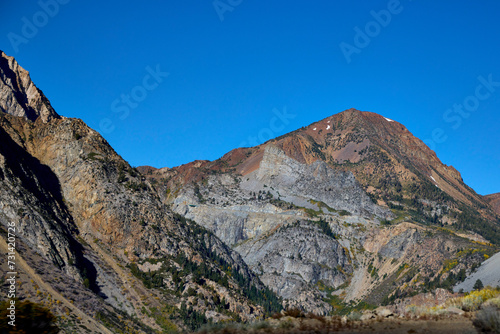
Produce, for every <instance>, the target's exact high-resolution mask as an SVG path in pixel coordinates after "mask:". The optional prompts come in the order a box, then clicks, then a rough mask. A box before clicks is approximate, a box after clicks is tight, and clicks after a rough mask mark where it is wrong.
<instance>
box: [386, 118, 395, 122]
mask: <svg viewBox="0 0 500 334" xmlns="http://www.w3.org/2000/svg"><path fill="white" fill-rule="evenodd" d="M384 118H385V120H386V121H387V122H394V121H393V120H392V119H389V118H387V117H384Z"/></svg>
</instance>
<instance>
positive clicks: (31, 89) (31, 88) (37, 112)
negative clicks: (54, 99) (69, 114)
mask: <svg viewBox="0 0 500 334" xmlns="http://www.w3.org/2000/svg"><path fill="white" fill-rule="evenodd" d="M0 82H1V84H0V111H3V112H5V113H8V114H11V115H14V116H22V117H25V118H27V119H29V120H31V121H35V120H37V119H41V121H42V122H44V123H46V122H48V121H50V120H52V119H56V118H60V116H59V115H58V114H57V113H56V112H55V111H54V109H53V108H52V106H51V105H50V102H49V100H48V99H47V98H46V97H45V95H44V94H43V92H42V91H41V90H39V89H38V88H37V87H36V86H35V84H34V83H33V81H31V78H30V75H29V73H28V71H26V70H25V69H24V68H22V67H21V66H19V64H18V63H17V61H16V60H15V59H14V58H13V57H9V56H7V55H6V54H5V53H3V52H2V51H0Z"/></svg>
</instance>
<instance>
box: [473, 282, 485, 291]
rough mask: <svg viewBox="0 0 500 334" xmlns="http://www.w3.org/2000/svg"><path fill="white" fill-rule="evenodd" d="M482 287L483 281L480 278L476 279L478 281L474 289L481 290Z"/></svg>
mask: <svg viewBox="0 0 500 334" xmlns="http://www.w3.org/2000/svg"><path fill="white" fill-rule="evenodd" d="M482 288H484V285H483V282H481V280H480V279H478V280H476V283H474V287H473V289H474V290H481V289H482Z"/></svg>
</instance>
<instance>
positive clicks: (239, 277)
mask: <svg viewBox="0 0 500 334" xmlns="http://www.w3.org/2000/svg"><path fill="white" fill-rule="evenodd" d="M2 59H3V60H2V62H1V63H0V68H1V69H2V72H1V73H3V74H4V80H3V81H2V82H1V85H0V91H2V94H3V95H2V97H1V101H2V103H3V106H4V107H5V108H4V107H2V108H4V109H2V110H3V111H4V112H3V113H0V139H1V140H0V195H1V197H0V208H1V209H2V211H1V212H0V222H1V226H2V238H5V234H4V233H5V231H6V227H7V224H8V223H11V222H13V223H15V224H16V227H17V231H18V234H17V236H18V238H19V244H20V245H23V247H24V250H25V251H24V252H19V256H18V257H19V259H20V260H21V259H22V260H23V261H24V262H25V265H24V269H25V270H24V271H23V273H22V275H21V276H20V279H21V281H20V283H21V284H23V285H26V287H27V289H25V290H21V291H22V292H21V293H20V294H19V297H20V298H28V297H29V298H31V299H34V300H36V301H40V302H44V298H43V297H44V296H45V297H46V298H49V299H50V300H51V301H52V300H54V298H56V297H54V296H55V295H57V299H58V300H59V303H52V302H51V303H49V304H48V306H49V307H50V308H52V309H53V311H54V312H55V313H56V314H57V315H61V316H62V315H63V314H64V313H66V312H68V314H69V315H70V317H71V318H78V317H79V318H82V315H83V314H86V316H85V317H84V318H85V319H83V320H81V321H76V323H75V322H71V324H72V325H71V326H70V324H69V323H67V325H68V326H70V327H69V328H68V331H69V332H72V333H73V332H78V331H82V328H80V327H79V324H81V325H83V326H85V325H84V323H85V324H86V325H87V326H90V327H91V328H93V329H95V330H98V331H100V332H101V331H104V332H105V331H109V330H111V331H122V330H124V327H123V326H128V327H130V328H135V330H137V331H142V332H151V331H153V330H160V329H161V328H163V329H164V330H172V329H174V328H176V327H177V328H186V329H194V328H197V327H198V326H200V325H201V324H203V323H206V322H207V321H208V319H212V321H220V320H228V319H236V318H238V319H247V320H250V319H255V318H259V317H262V316H263V315H264V314H265V313H266V312H272V311H276V310H279V309H280V304H279V301H278V299H277V297H276V296H275V295H274V294H273V293H272V292H270V291H269V290H268V289H267V288H266V287H265V286H264V285H263V284H262V283H261V281H260V280H259V278H258V277H257V276H256V275H255V274H254V273H253V272H252V271H251V270H250V269H249V268H248V266H247V265H246V263H245V262H244V261H243V259H242V258H241V256H240V255H239V254H238V253H236V252H235V251H233V250H231V249H230V248H229V247H227V246H226V245H225V244H224V243H223V242H221V241H220V240H219V239H218V238H217V237H216V236H215V235H214V234H212V233H210V232H209V231H207V230H205V229H204V228H202V227H200V226H198V225H197V224H195V223H193V222H191V221H188V220H186V219H184V218H183V217H180V216H178V215H176V214H175V213H173V212H172V211H170V210H169V209H168V208H167V207H166V206H165V205H164V204H163V203H162V202H161V201H160V199H159V198H158V196H157V194H156V193H155V191H153V188H152V186H151V184H150V183H149V182H148V181H147V180H145V178H144V177H143V176H142V175H141V174H140V173H139V172H138V171H137V170H135V169H133V168H132V167H130V165H129V164H128V163H127V162H125V161H124V160H123V159H122V158H121V157H120V156H119V155H118V154H116V152H115V151H114V150H113V149H112V148H111V147H110V146H109V144H108V143H107V142H106V141H105V140H104V139H103V138H102V137H101V136H100V135H99V134H98V133H97V132H95V131H94V130H92V129H90V128H89V127H88V126H87V125H86V124H85V123H83V122H82V121H81V120H78V119H70V118H62V117H59V116H57V114H55V112H53V110H52V108H50V104H48V102H47V101H46V99H45V97H44V96H43V94H41V92H40V91H38V90H36V87H35V86H34V84H33V83H31V82H30V80H29V76H28V75H27V72H26V71H24V70H23V69H22V68H20V67H19V66H18V65H17V63H16V62H15V61H14V60H13V59H12V58H9V57H6V56H3V58H2ZM5 78H8V80H7V79H5ZM37 101H38V102H37ZM21 107H22V108H21ZM20 108H21V109H20ZM30 108H31V109H30ZM37 256H41V257H42V258H43V259H44V260H45V261H46V262H45V264H44V266H45V268H46V270H49V271H51V272H54V273H56V272H57V273H58V274H57V275H56V277H57V279H63V280H68V283H69V282H73V283H71V284H69V285H64V284H59V283H58V281H57V280H52V279H51V277H50V275H49V276H42V275H41V273H38V272H37V271H36V270H35V267H36V264H35V263H34V262H33V260H32V259H34V258H36V257H37ZM6 269H7V268H4V266H2V268H1V270H2V273H5V272H6ZM34 282H37V283H34ZM42 285H43V289H39V288H40V286H42ZM30 286H32V287H33V288H34V290H35V291H41V292H40V293H38V292H37V293H36V294H32V291H31V290H30V289H29V287H30ZM70 286H73V288H69V287H70ZM37 287H38V288H37ZM77 290H81V291H82V293H84V294H91V295H92V296H93V297H92V298H93V299H92V300H94V302H95V303H97V305H100V306H99V307H96V308H93V309H92V311H89V310H88V309H85V308H83V307H85V305H87V304H85V301H84V300H82V299H81V298H75V295H78V291H77ZM30 291H31V292H30ZM49 295H50V296H51V297H47V296H49ZM75 300H77V301H78V303H77V304H74V301H75ZM71 301H73V303H71ZM61 302H62V304H61ZM70 304H71V305H73V306H72V307H69V306H68V305H70ZM68 307H69V308H68ZM120 318H121V319H122V320H119V319H120ZM72 326H73V327H72ZM106 328H108V329H106Z"/></svg>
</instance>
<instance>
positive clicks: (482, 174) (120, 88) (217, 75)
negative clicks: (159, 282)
mask: <svg viewBox="0 0 500 334" xmlns="http://www.w3.org/2000/svg"><path fill="white" fill-rule="evenodd" d="M214 4H215V5H214ZM498 13H500V3H499V2H498V1H493V0H490V1H482V2H477V3H474V2H472V1H460V0H459V1H439V2H437V1H430V0H429V1H426V0H421V1H417V0H413V1H410V0H401V1H400V2H399V3H398V1H394V0H391V1H364V2H356V3H354V2H347V1H342V2H340V1H305V0H304V1H302V0H300V1H299V0H297V1H284V0H280V1H247V0H242V1H241V0H217V1H215V2H214V1H212V0H207V1H199V0H198V1H193V0H183V1H159V0H158V1H153V0H151V1H146V2H144V3H141V4H140V5H139V2H137V1H134V2H132V1H120V2H118V1H107V2H102V1H99V2H98V1H74V0H73V1H68V0H59V2H56V0H42V1H40V2H36V1H33V2H27V1H2V3H1V4H0V22H2V23H1V25H0V49H2V50H3V51H5V52H6V53H7V54H8V55H12V56H14V57H16V59H17V60H18V62H19V63H20V64H21V66H23V67H25V68H26V69H27V70H29V71H30V73H31V76H32V79H33V80H34V81H35V83H36V85H37V86H38V87H39V88H41V89H42V90H43V91H44V93H45V94H46V95H47V97H48V98H49V99H50V101H51V103H52V105H53V106H54V108H55V109H56V110H57V112H58V113H60V114H62V115H65V116H68V117H78V118H81V119H83V120H84V121H85V122H86V123H87V124H89V125H90V126H91V127H92V128H94V129H96V130H98V131H100V132H101V133H102V134H103V136H104V137H105V138H106V139H107V140H108V141H109V142H110V143H111V145H112V146H113V147H114V148H115V149H116V151H117V152H118V153H119V154H121V155H122V156H123V157H124V158H125V159H126V160H127V161H129V162H130V163H131V164H132V165H135V166H138V165H152V166H155V167H164V166H168V167H173V166H176V165H179V164H183V163H187V162H189V161H192V160H195V159H209V160H213V159H217V158H219V157H220V156H222V155H223V154H224V153H226V152H228V151H229V150H231V149H233V148H235V147H237V146H239V145H242V144H248V143H253V142H255V141H261V140H266V139H269V137H270V136H279V135H281V134H283V133H286V132H290V131H292V130H295V129H297V128H299V127H302V126H305V125H308V124H310V123H312V122H314V121H317V120H319V119H322V118H324V117H327V116H330V115H332V114H336V113H338V112H340V111H342V110H345V109H348V108H351V107H354V108H357V109H360V110H366V111H372V112H376V113H379V114H382V115H384V116H386V117H389V118H392V119H394V120H396V121H399V122H401V123H403V124H404V125H405V126H406V127H407V128H408V129H409V130H410V131H411V132H412V133H413V134H415V135H416V136H418V137H419V138H421V139H422V140H425V141H426V142H427V143H429V145H430V146H431V148H433V149H434V150H435V151H436V152H437V154H438V156H439V157H440V158H441V160H442V161H443V162H444V163H446V164H448V165H453V166H454V167H455V168H457V169H458V170H459V171H460V172H461V173H462V176H463V178H464V180H465V182H466V183H467V184H469V185H470V186H472V187H473V188H474V189H475V190H476V191H477V192H478V193H481V194H488V193H493V192H499V191H500V178H499V176H498V175H499V174H498V171H499V169H500V140H499V136H498V127H499V125H500V116H499V111H500V84H496V82H500V62H499V59H500V43H499V42H500V40H499V36H500V26H499V25H498ZM376 17H377V18H378V21H377V20H376ZM356 27H357V28H356ZM359 31H361V33H359ZM363 35H364V36H363ZM363 37H364V38H363ZM341 46H343V49H344V52H343V51H342V48H341ZM346 50H347V51H346ZM353 50H354V51H353ZM346 55H347V56H346ZM151 73H153V74H151ZM154 73H156V74H154ZM167 73H168V74H167ZM488 81H490V83H489V84H488V83H487V82H488ZM484 82H486V84H485V83H484ZM492 82H493V83H492ZM478 86H481V87H479V88H478ZM127 96H128V98H127ZM455 104H456V105H457V106H458V107H457V108H460V106H459V105H465V106H466V107H467V109H468V110H469V111H468V110H467V109H462V110H460V109H455V110H454V109H453V108H454V105H455ZM448 109H451V110H449V111H447V110H448ZM284 110H286V111H284ZM283 113H286V114H287V115H294V116H286V117H281V118H278V116H277V114H281V115H282V114H283Z"/></svg>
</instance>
